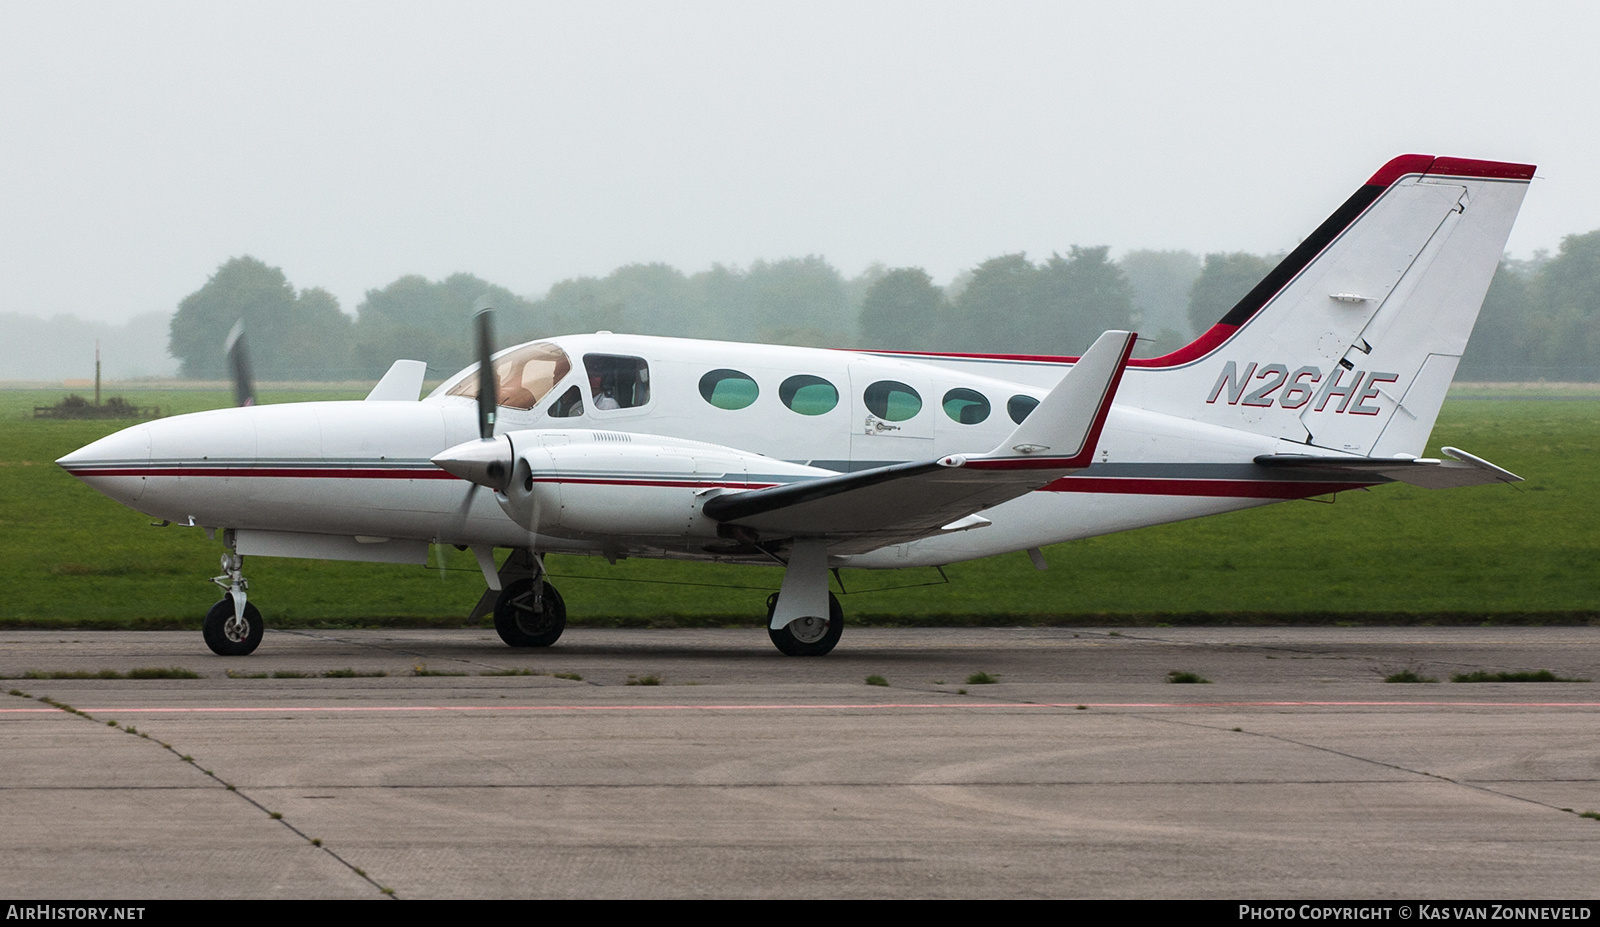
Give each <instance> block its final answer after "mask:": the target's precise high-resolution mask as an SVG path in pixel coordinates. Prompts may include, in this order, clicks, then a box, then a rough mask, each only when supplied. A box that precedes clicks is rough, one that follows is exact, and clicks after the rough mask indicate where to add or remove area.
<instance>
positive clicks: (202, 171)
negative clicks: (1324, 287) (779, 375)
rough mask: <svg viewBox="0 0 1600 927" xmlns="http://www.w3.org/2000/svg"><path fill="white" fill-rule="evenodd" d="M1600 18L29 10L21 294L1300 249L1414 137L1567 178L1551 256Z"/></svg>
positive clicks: (1073, 7)
mask: <svg viewBox="0 0 1600 927" xmlns="http://www.w3.org/2000/svg"><path fill="white" fill-rule="evenodd" d="M1597 9H1600V7H1596V6H1594V5H1592V4H1580V3H1572V4H1540V3H1518V4H1507V3H1504V2H1498V3H1465V2H1451V3H1439V2H1435V3H1397V2H1393V0H1388V2H1382V3H1372V4H1360V3H1344V2H1341V3H1330V4H1318V5H1312V4H1291V3H1282V2H1272V3H1217V2H1208V3H1148V4H1139V3H1127V2H1117V3H1110V2H1102V3H1094V4H1072V3H1065V2H1053V3H996V2H984V3H935V2H929V0H918V2H914V3H889V2H881V3H872V2H862V0H855V2H848V3H825V2H818V0H805V2H797V3H755V2H750V0H742V2H732V3H711V2H701V3H694V2H671V3H666V2H655V3H643V2H625V3H610V4H607V3H598V2H583V3H575V2H571V0H567V2H559V3H549V4H542V3H533V2H526V0H523V2H516V3H506V4H500V3H464V2H451V3H402V2H382V3H326V2H315V3H290V2H282V0H275V2H268V3H245V2H228V3H215V2H205V3H71V2H50V3H45V2H17V0H0V88H3V90H0V312H7V311H10V312H25V313H29V314H37V315H52V314H55V313H73V314H76V315H78V316H81V317H84V318H95V319H105V320H122V319H126V318H127V317H129V316H132V315H134V314H136V313H139V312H148V311H151V310H163V311H170V310H171V309H173V308H174V307H175V306H176V304H177V302H178V300H180V299H182V298H183V297H184V296H185V295H187V294H188V293H190V292H192V291H194V290H195V289H197V288H198V287H199V286H201V285H202V284H203V283H204V282H205V280H206V278H207V277H208V276H209V275H210V274H211V273H212V272H213V271H215V270H216V268H217V266H218V265H219V264H221V263H222V262H223V261H225V260H227V259H228V258H230V257H233V256H236V255H241V254H250V255H253V256H255V257H257V258H260V259H261V260H263V261H266V262H267V263H269V264H272V265H275V266H279V267H282V268H283V270H284V272H285V273H286V274H287V275H288V277H289V280H290V281H291V282H292V283H294V284H295V285H296V286H297V287H302V288H303V287H313V286H320V287H324V288H326V289H328V290H331V291H332V292H333V293H334V294H335V295H336V296H337V297H338V298H339V301H340V303H341V305H342V306H343V307H344V308H345V310H346V311H354V309H355V307H356V305H357V304H358V303H359V302H360V301H361V298H362V296H363V294H364V292H365V291H366V290H367V289H370V288H375V287H381V286H384V285H386V284H388V283H389V282H391V281H393V280H394V279H395V278H396V277H399V276H400V275H402V274H408V273H419V274H423V275H426V276H428V277H430V278H435V279H436V278H440V277H443V276H446V275H449V274H451V273H454V272H456V271H468V272H471V273H475V274H478V275H479V276H481V277H483V278H485V279H487V280H490V281H493V282H495V283H499V284H502V285H504V286H507V287H510V288H511V289H513V290H515V291H517V292H520V293H524V294H528V295H540V294H542V293H543V292H544V291H545V289H546V288H548V287H549V285H550V284H551V283H553V282H555V281H557V280H560V279H563V278H567V277H572V276H577V275H584V274H594V275H601V274H605V273H607V272H609V271H610V270H612V269H613V268H615V267H617V266H619V265H622V264H626V263H632V262H652V261H663V262H666V263H669V264H672V265H674V266H677V267H679V268H681V269H683V270H686V271H689V272H693V271H695V270H700V269H704V268H706V267H708V266H710V265H711V264H713V263H718V262H720V263H724V264H736V265H746V264H748V263H750V262H751V261H753V260H757V259H762V258H766V259H774V258H783V257H794V256H804V255H808V254H818V255H822V256H823V257H825V258H827V259H828V260H829V261H831V262H832V263H833V264H834V265H835V266H837V267H838V268H840V270H841V271H843V272H844V273H845V274H847V275H853V274H856V273H859V272H860V271H861V270H862V269H864V268H865V267H866V266H867V265H868V264H870V263H873V262H883V263H885V264H888V265H890V266H905V265H915V266H921V267H923V268H926V269H927V270H928V271H929V272H930V273H932V274H933V275H934V276H935V278H936V279H938V280H939V281H941V282H943V281H945V280H948V279H949V278H950V277H951V276H952V275H954V274H955V273H957V272H959V271H961V270H964V269H967V268H970V267H971V266H973V265H975V264H977V263H978V262H980V261H982V260H984V259H986V258H989V257H993V256H996V255H1000V254H1005V253H1009V252H1015V251H1027V252H1028V253H1029V254H1030V255H1032V256H1034V257H1035V258H1043V257H1046V256H1048V255H1049V253H1050V252H1052V251H1065V250H1066V249H1067V248H1068V247H1069V246H1070V245H1073V244H1080V245H1096V244H1108V245H1111V246H1112V248H1113V249H1114V252H1115V253H1122V252H1125V251H1127V250H1131V249H1136V248H1158V249H1165V248H1184V249H1189V250H1192V251H1196V252H1204V251H1219V250H1247V251H1255V252H1266V251H1277V250H1283V249H1286V248H1289V247H1292V246H1293V245H1294V244H1295V243H1296V241H1298V240H1299V238H1301V237H1302V236H1304V235H1305V234H1306V233H1307V232H1309V231H1310V230H1311V229H1312V228H1313V227H1314V226H1315V225H1316V223H1317V222H1319V221H1320V220H1321V219H1322V218H1323V217H1324V216H1325V215H1326V214H1327V213H1328V212H1330V211H1331V210H1332V209H1333V208H1334V207H1335V206H1337V205H1338V204H1339V203H1340V202H1341V201H1342V200H1343V199H1344V198H1345V197H1346V196H1348V195H1349V193H1350V192H1352V191H1353V190H1354V189H1355V187H1356V186H1357V185H1359V184H1360V183H1361V182H1362V181H1363V180H1365V179H1366V177H1368V176H1369V175H1370V174H1371V173H1372V171H1373V170H1374V169H1376V168H1377V167H1378V166H1379V165H1380V164H1382V163H1383V162H1384V161H1386V160H1387V159H1388V158H1389V157H1391V156H1393V155H1396V154H1400V153H1402V152H1424V153H1430V154H1441V155H1456V156H1463V157H1480V158H1491V159H1499V160H1512V161H1531V162H1534V163H1536V164H1538V165H1539V166H1540V170H1539V172H1538V178H1539V179H1537V180H1536V181H1535V183H1534V186H1533V188H1532V190H1531V192H1530V193H1529V195H1528V199H1527V202H1526V204H1525V206H1524V208H1523V211H1522V215H1521V218H1520V219H1519V220H1518V225H1517V228H1516V231H1515V232H1513V234H1512V238H1511V243H1510V246H1509V247H1510V250H1511V252H1512V253H1513V254H1515V255H1517V256H1526V255H1528V254H1530V253H1531V252H1532V251H1533V250H1534V249H1536V248H1549V249H1551V250H1554V249H1555V248H1556V247H1557V246H1558V245H1559V243H1560V239H1561V236H1562V235H1565V234H1570V233H1574V232H1585V231H1589V230H1592V229H1595V228H1600V119H1597V118H1596V116H1597V109H1600V107H1597V103H1596V99H1597V97H1596V95H1597V92H1600V54H1597V53H1596V50H1595V44H1596V39H1597V37H1600V13H1597V12H1596V10H1597Z"/></svg>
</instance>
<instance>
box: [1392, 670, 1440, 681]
mask: <svg viewBox="0 0 1600 927" xmlns="http://www.w3.org/2000/svg"><path fill="white" fill-rule="evenodd" d="M1383 681H1384V682H1438V681H1439V680H1437V679H1435V678H1434V677H1432V676H1421V675H1418V674H1417V673H1416V672H1415V671H1413V670H1401V671H1400V672H1398V673H1394V674H1391V675H1388V676H1385V677H1383Z"/></svg>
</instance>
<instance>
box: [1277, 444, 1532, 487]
mask: <svg viewBox="0 0 1600 927" xmlns="http://www.w3.org/2000/svg"><path fill="white" fill-rule="evenodd" d="M1444 453H1445V456H1447V457H1451V458H1454V459H1452V460H1439V459H1437V458H1431V457H1402V458H1396V459H1393V460H1384V459H1381V458H1372V457H1321V456H1315V455H1310V454H1263V455H1261V456H1260V457H1257V458H1256V463H1258V464H1260V465H1261V466H1263V467H1287V468H1293V469H1296V470H1327V471H1336V472H1338V473H1341V474H1343V475H1345V476H1355V475H1370V476H1372V477H1374V479H1373V482H1375V483H1381V482H1397V483H1410V484H1411V485H1412V486H1420V487H1422V488H1423V489H1454V488H1456V487H1457V486H1483V485H1486V484H1488V483H1520V482H1522V477H1520V476H1517V475H1516V474H1515V473H1512V472H1511V471H1510V470H1506V469H1503V468H1501V467H1497V466H1495V465H1494V464H1492V463H1490V462H1488V461H1487V460H1484V459H1483V458H1481V457H1474V456H1472V455H1471V454H1468V453H1467V452H1466V451H1463V450H1461V449H1459V448H1454V447H1447V448H1444Z"/></svg>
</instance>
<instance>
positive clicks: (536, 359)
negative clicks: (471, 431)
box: [445, 341, 572, 409]
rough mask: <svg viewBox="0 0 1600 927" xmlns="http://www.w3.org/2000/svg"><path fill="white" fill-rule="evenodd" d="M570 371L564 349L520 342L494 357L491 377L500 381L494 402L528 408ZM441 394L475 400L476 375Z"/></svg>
mask: <svg viewBox="0 0 1600 927" xmlns="http://www.w3.org/2000/svg"><path fill="white" fill-rule="evenodd" d="M571 370H572V362H571V361H569V360H568V359H567V352H565V351H563V350H561V349H560V348H558V347H556V346H555V345H553V344H550V343H548V342H543V341H536V342H534V343H533V344H528V345H523V346H522V347H520V348H517V349H515V350H513V351H511V352H510V353H507V354H502V355H501V356H500V357H498V358H496V359H495V361H494V378H495V380H496V381H498V383H499V384H500V388H499V395H498V397H497V398H496V400H495V401H496V403H497V404H499V405H500V406H503V407H505V408H507V409H531V408H533V407H534V406H535V405H537V404H538V403H539V400H541V399H543V398H544V396H545V394H546V393H548V392H550V390H551V389H552V388H554V387H555V385H556V384H557V383H560V382H561V381H562V379H564V378H565V377H566V375H567V373H568V372H569V371H571ZM445 395H447V396H465V397H467V398H468V399H477V398H478V378H477V376H476V375H474V376H470V377H463V378H462V380H461V382H460V383H457V384H456V385H455V386H453V387H451V388H450V390H449V392H448V393H446V394H445Z"/></svg>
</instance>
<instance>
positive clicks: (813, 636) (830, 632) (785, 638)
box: [767, 592, 844, 657]
mask: <svg viewBox="0 0 1600 927" xmlns="http://www.w3.org/2000/svg"><path fill="white" fill-rule="evenodd" d="M777 609H778V594H777V593H776V592H774V593H773V594H772V595H770V596H768V597H767V636H768V637H770V638H772V643H773V644H775V645H776V646H777V648H778V649H779V650H781V651H783V653H784V654H785V655H787V656H791V657H820V656H824V655H825V654H827V653H829V652H830V651H832V650H833V648H834V645H836V644H838V643H839V635H841V634H843V633H844V609H843V608H842V607H840V605H839V600H838V599H837V598H836V597H835V596H834V594H833V593H831V592H830V593H828V624H827V627H825V628H815V627H809V628H807V627H801V628H796V627H795V626H796V625H799V624H801V623H802V622H814V621H815V619H812V618H796V619H795V620H794V621H791V622H789V623H788V624H787V625H785V626H784V627H781V628H773V627H772V613H773V612H775V611H777Z"/></svg>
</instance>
